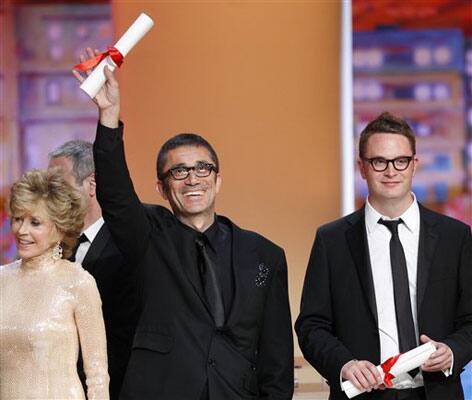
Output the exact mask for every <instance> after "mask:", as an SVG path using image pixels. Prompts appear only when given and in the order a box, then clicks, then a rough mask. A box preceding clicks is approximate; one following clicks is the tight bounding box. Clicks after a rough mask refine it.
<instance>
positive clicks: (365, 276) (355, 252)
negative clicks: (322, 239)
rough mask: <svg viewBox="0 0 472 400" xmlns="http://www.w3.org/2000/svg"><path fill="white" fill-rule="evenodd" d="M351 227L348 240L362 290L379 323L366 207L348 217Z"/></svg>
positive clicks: (347, 235)
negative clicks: (366, 223) (367, 230)
mask: <svg viewBox="0 0 472 400" xmlns="http://www.w3.org/2000/svg"><path fill="white" fill-rule="evenodd" d="M348 222H349V223H350V224H351V227H350V228H349V229H348V230H347V231H346V240H347V243H348V246H349V250H350V252H351V255H352V258H353V260H354V264H355V266H356V268H357V273H358V275H359V280H360V282H361V286H362V289H363V290H362V291H363V294H364V296H365V298H366V301H367V304H368V305H369V309H370V311H371V313H372V316H373V318H374V320H375V322H376V323H377V324H378V318H377V306H376V302H375V289H374V281H373V278H372V269H371V265H370V257H369V246H368V244H367V234H366V228H365V218H364V208H361V209H360V210H358V211H357V212H355V213H354V214H352V215H350V216H349V217H348Z"/></svg>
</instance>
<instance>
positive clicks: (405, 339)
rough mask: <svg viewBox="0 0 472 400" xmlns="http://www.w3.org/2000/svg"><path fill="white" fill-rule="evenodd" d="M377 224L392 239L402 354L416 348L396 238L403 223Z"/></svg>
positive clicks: (401, 254)
mask: <svg viewBox="0 0 472 400" xmlns="http://www.w3.org/2000/svg"><path fill="white" fill-rule="evenodd" d="M378 222H379V224H382V225H385V226H386V227H387V228H388V229H389V231H390V232H391V233H392V238H391V239H390V263H391V267H392V278H393V296H394V299H395V314H396V319H397V329H398V341H399V346H400V352H401V353H404V352H406V351H408V350H411V349H413V348H415V347H416V334H415V325H414V323H413V315H412V313H411V301H410V289H409V283H408V270H407V267H406V259H405V253H404V252H403V246H402V244H401V242H400V238H399V237H398V225H399V224H401V223H403V221H402V220H401V219H399V220H396V221H386V220H383V219H380V220H379V221H378ZM415 372H416V371H415ZM415 375H416V374H415ZM412 376H413V375H412Z"/></svg>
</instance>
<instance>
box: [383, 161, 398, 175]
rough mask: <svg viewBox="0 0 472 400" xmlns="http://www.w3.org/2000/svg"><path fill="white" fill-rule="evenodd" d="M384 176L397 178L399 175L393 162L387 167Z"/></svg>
mask: <svg viewBox="0 0 472 400" xmlns="http://www.w3.org/2000/svg"><path fill="white" fill-rule="evenodd" d="M384 174H385V175H386V176H389V177H391V176H395V175H396V174H397V170H396V169H395V167H394V166H393V162H392V161H390V162H389V163H388V165H387V169H386V170H385V171H384Z"/></svg>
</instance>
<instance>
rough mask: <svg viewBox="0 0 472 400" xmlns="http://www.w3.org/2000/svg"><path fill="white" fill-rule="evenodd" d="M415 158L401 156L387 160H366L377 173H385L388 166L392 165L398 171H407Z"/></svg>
mask: <svg viewBox="0 0 472 400" xmlns="http://www.w3.org/2000/svg"><path fill="white" fill-rule="evenodd" d="M413 158H414V155H413V156H401V157H396V158H392V159H391V160H387V159H386V158H383V157H373V158H364V160H365V161H368V162H369V163H370V165H372V168H373V170H374V171H376V172H383V171H385V170H386V169H387V168H388V164H389V163H392V165H393V168H395V169H396V170H397V171H405V170H406V169H407V168H408V166H409V165H410V163H411V160H413Z"/></svg>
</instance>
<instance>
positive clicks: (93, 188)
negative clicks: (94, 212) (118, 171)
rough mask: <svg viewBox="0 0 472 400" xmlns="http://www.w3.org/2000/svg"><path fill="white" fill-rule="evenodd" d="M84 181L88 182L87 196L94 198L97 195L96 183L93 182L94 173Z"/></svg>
mask: <svg viewBox="0 0 472 400" xmlns="http://www.w3.org/2000/svg"><path fill="white" fill-rule="evenodd" d="M85 179H87V180H88V186H89V187H88V191H87V192H88V195H89V196H90V197H95V196H96V195H97V181H96V180H95V172H92V173H91V174H90V175H89V176H87V178H85Z"/></svg>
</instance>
